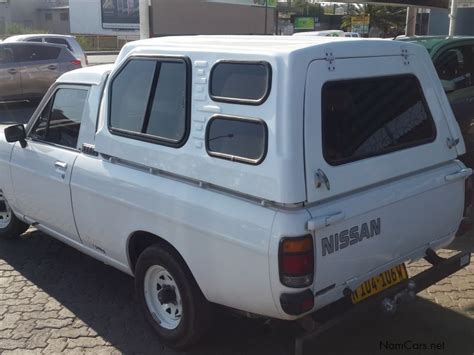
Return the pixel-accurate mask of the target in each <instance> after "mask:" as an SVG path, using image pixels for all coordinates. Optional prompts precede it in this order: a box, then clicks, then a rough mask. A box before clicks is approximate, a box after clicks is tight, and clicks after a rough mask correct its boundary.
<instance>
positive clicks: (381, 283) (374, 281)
mask: <svg viewBox="0 0 474 355" xmlns="http://www.w3.org/2000/svg"><path fill="white" fill-rule="evenodd" d="M406 279H408V273H407V269H406V267H405V264H400V265H398V266H395V267H393V268H391V269H389V270H387V271H384V272H382V273H381V274H379V275H377V276H374V277H372V278H371V279H370V280H367V281H365V282H364V283H363V284H362V285H360V286H359V287H357V289H356V290H355V291H354V292H353V293H352V295H351V298H352V303H353V304H356V303H359V302H360V301H362V300H365V299H366V298H369V297H371V296H373V295H376V294H377V293H380V292H382V291H383V290H386V289H387V288H389V287H392V286H393V285H396V284H398V283H400V282H402V281H403V280H406Z"/></svg>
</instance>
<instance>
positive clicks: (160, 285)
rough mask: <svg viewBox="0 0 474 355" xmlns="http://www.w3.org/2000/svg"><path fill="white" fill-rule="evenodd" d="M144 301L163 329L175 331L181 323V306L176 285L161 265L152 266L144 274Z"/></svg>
mask: <svg viewBox="0 0 474 355" xmlns="http://www.w3.org/2000/svg"><path fill="white" fill-rule="evenodd" d="M143 287H144V291H145V300H146V304H147V306H148V309H149V311H150V313H151V314H152V315H153V318H154V319H155V321H156V322H158V323H159V324H160V325H161V326H162V327H163V328H166V329H170V330H171V329H176V328H177V327H178V325H179V323H180V322H181V316H182V313H183V306H182V303H181V294H180V293H179V289H178V285H177V284H176V281H175V280H174V278H173V276H171V274H170V273H169V272H168V270H166V269H165V268H164V267H163V266H161V265H153V266H152V267H150V268H149V269H148V270H147V272H146V274H145V281H144V285H143Z"/></svg>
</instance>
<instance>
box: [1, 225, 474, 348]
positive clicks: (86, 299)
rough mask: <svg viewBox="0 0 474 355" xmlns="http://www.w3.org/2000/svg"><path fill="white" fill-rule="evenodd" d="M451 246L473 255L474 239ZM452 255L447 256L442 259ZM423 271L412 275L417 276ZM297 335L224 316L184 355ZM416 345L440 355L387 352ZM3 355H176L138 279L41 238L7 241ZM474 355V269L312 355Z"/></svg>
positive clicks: (276, 342)
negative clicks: (146, 308) (144, 310)
mask: <svg viewBox="0 0 474 355" xmlns="http://www.w3.org/2000/svg"><path fill="white" fill-rule="evenodd" d="M460 241H461V242H458V243H457V244H455V245H453V248H456V249H463V250H471V251H474V238H473V237H470V238H467V237H465V238H464V239H463V240H460ZM452 253H453V251H445V252H444V254H445V255H449V254H452ZM423 267H424V264H423V263H417V264H416V265H415V266H411V267H410V269H409V270H410V273H411V274H413V273H415V272H417V271H419V269H421V268H423ZM291 332H292V328H291V327H290V326H289V325H282V326H281V327H280V328H279V329H277V330H276V331H275V330H272V329H271V328H270V327H268V326H265V325H264V324H262V323H261V322H260V321H256V320H247V319H237V318H233V317H229V316H227V317H223V316H221V317H220V319H219V320H218V321H217V322H216V324H215V329H214V331H213V333H212V335H211V336H210V337H209V338H208V339H207V340H206V341H205V343H204V344H203V345H202V346H200V347H199V348H198V349H195V350H194V351H192V352H188V353H187V354H196V355H197V354H229V355H230V354H255V355H265V354H268V355H278V354H291V353H292V351H293V342H292V338H291V336H290V333H291ZM406 341H412V342H413V343H423V344H428V346H430V344H431V343H439V344H441V345H440V346H443V347H444V350H443V351H439V352H433V351H406V352H403V351H400V350H397V351H394V350H384V349H380V347H381V345H380V342H382V343H384V344H385V343H386V342H387V343H386V344H387V346H388V347H393V346H396V344H397V343H404V342H406ZM0 350H2V351H3V352H2V354H9V353H10V351H13V352H14V353H17V354H27V353H29V352H31V353H44V354H51V353H58V352H70V353H99V352H101V353H103V354H113V353H117V354H118V353H124V354H176V353H175V352H173V351H171V350H169V349H166V348H164V347H163V346H162V345H161V344H160V343H159V341H158V340H157V338H156V337H155V336H154V334H153V332H152V331H151V330H150V328H149V327H148V325H147V324H146V323H145V321H144V319H143V317H142V315H141V313H140V310H139V309H138V307H137V305H136V302H135V299H134V293H133V279H132V278H131V277H129V276H127V275H124V274H122V273H121V272H119V271H116V270H114V269H112V268H110V267H108V266H106V265H104V264H101V263H99V262H97V261H95V260H94V259H92V258H90V257H88V256H85V255H83V254H81V253H79V252H78V251H76V250H74V249H72V248H70V247H68V246H66V245H64V244H62V243H60V242H58V241H56V240H54V239H52V238H50V237H47V236H45V235H44V234H42V233H40V232H37V231H34V230H32V231H30V232H29V233H28V234H27V235H25V236H24V237H22V238H20V239H17V240H0ZM473 352H474V266H470V267H469V269H467V270H463V271H461V272H459V273H458V274H456V275H454V276H453V277H451V278H450V279H447V280H444V281H442V282H441V283H440V284H438V285H436V286H434V287H432V288H431V289H429V291H428V292H424V293H423V294H422V296H421V297H420V298H418V300H417V301H416V302H415V303H413V304H410V305H408V306H406V307H404V308H403V309H402V310H401V311H400V313H398V314H397V315H395V316H394V317H386V316H382V315H380V314H363V315H361V316H360V317H359V318H357V319H354V320H353V322H351V324H342V325H339V326H336V327H335V328H333V329H331V330H329V331H328V332H327V334H325V335H324V336H322V337H321V338H320V339H319V340H318V343H315V342H313V343H310V344H307V346H306V351H305V353H306V354H316V353H317V354H348V353H351V354H361V355H362V354H364V355H367V354H379V353H382V354H399V353H409V354H449V355H457V354H460V355H461V354H466V355H472V354H473Z"/></svg>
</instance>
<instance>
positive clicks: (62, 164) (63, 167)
mask: <svg viewBox="0 0 474 355" xmlns="http://www.w3.org/2000/svg"><path fill="white" fill-rule="evenodd" d="M54 166H55V167H56V168H58V169H61V170H66V169H67V163H65V162H63V161H57V162H56V163H54Z"/></svg>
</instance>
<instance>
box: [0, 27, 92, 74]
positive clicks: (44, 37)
mask: <svg viewBox="0 0 474 355" xmlns="http://www.w3.org/2000/svg"><path fill="white" fill-rule="evenodd" d="M4 42H43V43H54V44H62V45H64V46H66V47H67V48H68V49H69V50H70V51H71V53H72V54H74V56H75V57H76V58H77V59H79V60H80V61H81V65H82V66H83V67H85V66H87V64H88V63H87V56H86V54H85V53H84V51H83V50H82V48H81V45H80V44H79V42H77V40H76V37H74V36H68V35H56V34H31V35H18V36H11V37H8V38H7V39H5V40H4Z"/></svg>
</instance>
